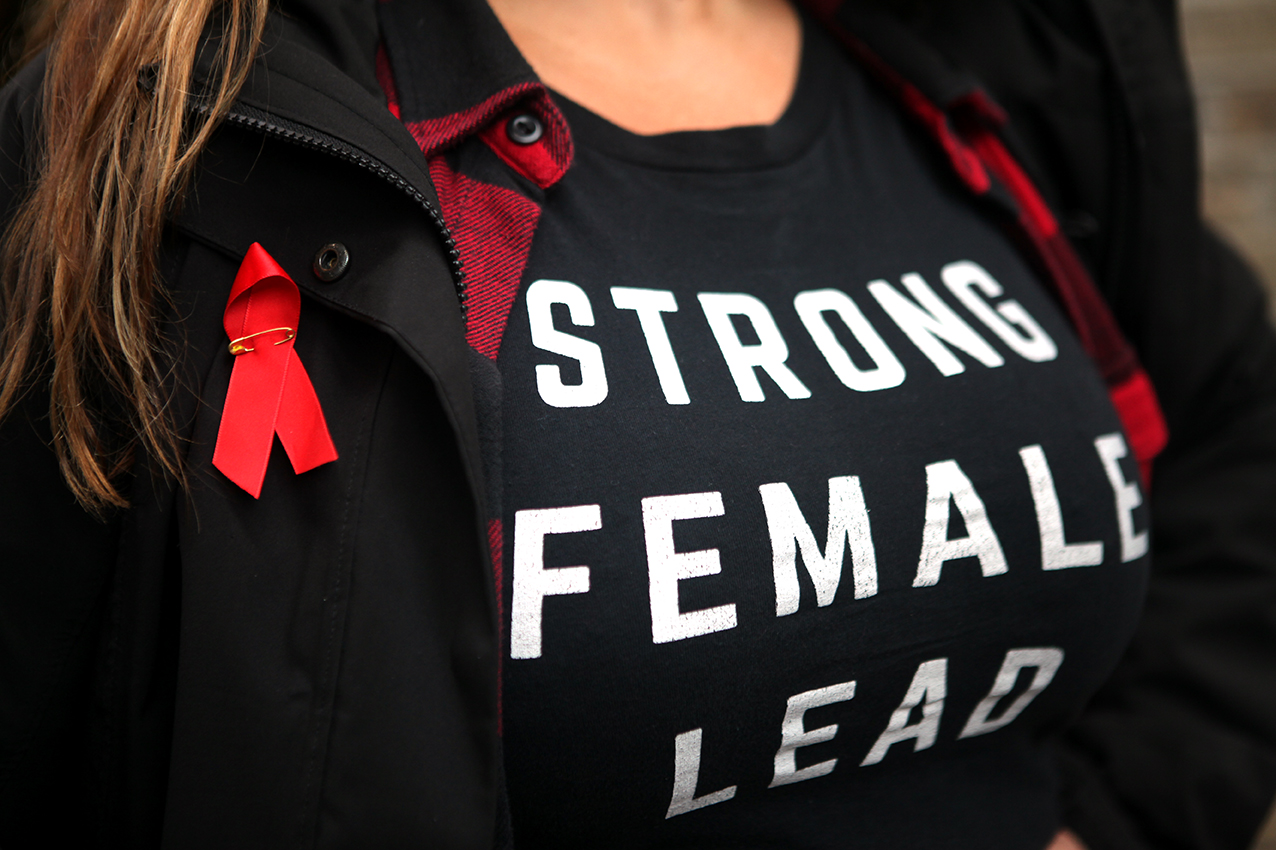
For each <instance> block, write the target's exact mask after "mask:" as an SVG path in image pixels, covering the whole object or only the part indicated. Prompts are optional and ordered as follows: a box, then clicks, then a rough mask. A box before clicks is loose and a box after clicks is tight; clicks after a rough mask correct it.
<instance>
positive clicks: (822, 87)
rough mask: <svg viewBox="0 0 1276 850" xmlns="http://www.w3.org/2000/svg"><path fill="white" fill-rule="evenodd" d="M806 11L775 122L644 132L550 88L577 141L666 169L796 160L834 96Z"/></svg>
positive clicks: (821, 41) (748, 166)
mask: <svg viewBox="0 0 1276 850" xmlns="http://www.w3.org/2000/svg"><path fill="white" fill-rule="evenodd" d="M819 30H820V28H819V27H818V26H813V25H812V23H811V21H810V20H809V18H807V17H806V15H803V16H802V55H801V59H800V66H799V69H798V79H797V84H796V85H795V86H794V90H793V96H792V98H790V100H789V104H788V106H787V107H786V108H785V110H784V113H783V114H782V115H781V116H780V118H779V119H778V120H777V121H776V122H775V123H774V124H760V125H749V126H741V127H728V128H725V129H721V130H686V131H680V132H674V133H659V134H656V135H650V136H647V135H641V134H639V133H634V132H631V131H629V130H626V129H624V128H623V127H619V126H617V125H616V124H613V123H612V122H610V121H608V120H607V119H606V118H603V117H602V116H600V115H598V114H597V113H595V112H593V111H591V110H589V109H587V108H586V107H584V106H581V105H580V104H578V103H576V102H575V101H573V100H571V99H570V98H568V97H567V96H565V95H563V94H560V93H559V92H556V91H551V94H552V96H553V97H554V101H555V102H556V103H557V104H558V107H559V109H561V110H562V113H563V115H564V117H565V118H566V119H567V123H568V126H570V127H571V131H572V136H573V138H574V140H575V142H576V145H577V147H582V148H586V149H590V150H594V151H598V152H600V153H603V154H606V155H608V156H611V157H613V158H616V159H620V160H624V161H626V162H631V163H635V164H638V165H646V166H651V167H655V168H659V169H663V170H678V171H748V170H756V169H763V168H769V167H775V166H779V165H783V164H784V163H786V162H789V161H791V160H793V159H794V158H795V157H797V156H798V155H799V154H801V153H802V152H803V151H804V150H806V149H807V148H809V147H810V145H811V144H812V143H813V142H814V141H815V138H816V137H817V136H818V134H819V132H820V130H821V129H822V128H823V127H824V125H825V122H826V119H827V118H828V114H829V106H830V104H831V102H832V99H833V93H832V89H831V86H830V85H829V76H830V74H829V71H830V69H829V67H828V65H829V63H830V61H831V59H832V57H830V56H829V55H828V54H829V52H830V51H831V50H832V49H833V47H832V45H830V44H828V43H827V38H822V37H821V36H823V35H824V33H822V32H820V31H819Z"/></svg>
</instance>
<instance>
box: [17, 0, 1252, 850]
mask: <svg viewBox="0 0 1276 850" xmlns="http://www.w3.org/2000/svg"><path fill="white" fill-rule="evenodd" d="M31 2H32V0H0V73H3V72H4V71H5V70H7V68H8V66H9V65H10V63H11V62H12V61H13V59H14V57H15V55H16V54H15V51H14V48H13V47H12V44H11V42H12V40H13V37H14V36H15V35H18V34H20V32H21V29H22V27H21V14H20V13H21V11H22V9H23V8H24V7H26V6H29V5H31ZM1180 3H1181V5H1182V11H1183V33H1184V41H1185V43H1186V47H1187V54H1188V63H1189V66H1190V69H1191V73H1192V79H1193V84H1194V85H1195V88H1196V94H1197V99H1198V103H1199V109H1200V122H1201V135H1202V159H1203V162H1204V170H1205V185H1204V204H1205V215H1206V217H1207V218H1208V219H1210V221H1212V222H1213V223H1214V224H1215V226H1216V227H1217V228H1218V229H1219V231H1220V232H1221V233H1222V234H1223V235H1224V236H1225V237H1226V238H1227V239H1229V240H1230V241H1231V242H1232V243H1233V244H1234V245H1236V246H1237V247H1238V248H1240V249H1241V251H1242V253H1244V254H1245V255H1246V256H1247V257H1248V258H1249V259H1250V261H1251V262H1252V263H1253V264H1254V266H1255V267H1256V269H1257V270H1258V272H1259V273H1260V274H1261V275H1262V277H1263V279H1264V281H1265V282H1266V283H1267V286H1268V291H1269V292H1272V293H1273V296H1274V299H1273V300H1274V302H1276V0H1180ZM1272 315H1273V317H1276V307H1274V308H1273V310H1272ZM1254 850H1276V809H1274V810H1273V817H1272V818H1269V820H1268V825H1267V828H1266V829H1265V830H1264V831H1263V833H1262V835H1261V836H1260V837H1259V839H1258V842H1257V843H1256V844H1255V847H1254Z"/></svg>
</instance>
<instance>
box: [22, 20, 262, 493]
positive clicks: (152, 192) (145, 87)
mask: <svg viewBox="0 0 1276 850" xmlns="http://www.w3.org/2000/svg"><path fill="white" fill-rule="evenodd" d="M267 5H268V0H49V2H47V4H46V8H44V9H43V10H42V16H41V17H40V19H39V20H38V22H37V23H36V24H35V25H34V27H33V29H32V38H33V40H34V41H35V43H36V45H37V46H43V45H42V44H41V42H44V43H46V44H47V46H48V47H49V54H48V64H47V69H46V72H45V79H44V89H43V106H42V110H43V111H42V114H41V121H40V137H39V139H38V141H36V143H35V144H34V145H32V150H31V151H28V156H33V157H34V161H33V162H32V163H31V164H30V168H31V172H32V174H33V183H32V185H31V187H30V190H29V193H28V194H27V195H26V197H25V198H24V200H23V202H22V204H21V206H20V208H19V209H18V211H17V214H16V216H15V217H14V218H13V220H12V221H11V222H10V224H9V227H8V230H7V232H6V233H5V236H4V247H3V250H4V254H3V278H2V286H0V316H3V317H4V327H3V329H2V331H0V333H2V336H0V418H2V417H4V416H5V414H7V413H9V412H10V411H11V410H12V409H13V408H14V407H15V405H16V404H17V402H18V400H19V399H20V398H21V397H22V395H23V394H24V392H25V391H26V390H28V389H29V388H30V385H31V382H32V380H33V379H35V378H36V377H37V376H38V378H39V380H40V381H46V380H47V382H48V389H49V424H50V426H51V428H52V432H53V446H54V450H55V452H56V454H57V458H58V462H59V465H60V466H61V469H62V473H63V475H64V476H65V478H66V481H67V484H68V486H69V488H70V490H71V492H72V493H73V494H74V495H75V497H76V499H78V500H79V501H80V503H81V504H82V505H84V506H85V507H86V508H89V509H90V510H94V511H98V512H100V511H102V510H104V509H106V508H107V507H108V506H124V505H126V504H127V500H126V499H125V497H124V496H123V494H122V493H121V492H120V490H119V489H117V486H116V484H117V482H118V477H119V475H120V473H121V472H124V471H125V470H127V469H128V468H129V467H130V465H131V464H132V462H133V458H134V457H135V456H136V455H137V453H138V452H139V451H141V452H145V453H147V454H149V455H150V456H151V458H152V459H153V461H154V465H155V467H156V468H157V469H158V470H162V471H163V473H165V474H169V475H173V476H177V477H179V478H180V477H181V451H180V450H181V446H180V445H179V440H178V438H177V435H176V431H175V425H174V423H173V421H172V418H171V416H170V414H169V405H168V399H169V394H170V392H171V390H170V389H166V387H169V385H170V384H171V381H169V380H168V372H170V371H171V370H172V368H173V353H172V351H171V350H169V351H167V352H166V349H165V347H164V344H163V340H161V338H160V332H159V321H158V318H157V316H158V312H159V310H160V309H161V308H162V306H163V292H162V291H161V289H160V285H159V282H158V280H157V277H156V275H157V253H158V249H159V241H160V237H161V234H162V232H163V227H164V223H165V219H166V218H167V217H168V216H169V214H170V213H171V211H172V209H173V205H174V204H175V203H176V202H177V201H178V200H179V199H180V197H181V194H182V191H183V189H184V188H185V185H186V183H187V181H188V180H189V178H190V175H191V173H192V170H193V166H194V164H195V160H196V158H197V157H198V155H199V153H200V151H201V150H202V149H203V147H204V146H205V144H206V143H207V141H208V138H209V136H210V135H211V133H212V131H213V129H214V128H215V127H216V125H217V123H218V120H219V119H220V118H221V117H222V116H223V115H224V114H225V112H226V110H227V109H228V108H229V106H230V103H231V101H232V100H233V99H234V97H235V95H236V94H237V93H238V91H239V89H240V87H241V86H242V85H243V82H244V80H245V78H246V76H247V73H248V68H249V65H250V63H251V62H252V58H253V54H254V52H255V50H256V48H257V44H258V41H259V40H260V37H261V32H262V27H263V25H264V21H265V15H266V9H267ZM214 15H215V16H216V18H217V20H216V25H217V27H218V28H219V30H220V37H219V38H216V39H213V40H211V45H212V46H213V49H215V51H216V57H215V62H214V65H213V67H214V68H215V69H216V71H215V73H214V75H213V79H212V81H211V82H210V84H209V85H208V87H207V89H206V90H205V91H203V92H201V93H200V94H198V95H196V94H193V93H192V91H191V86H192V77H191V74H192V69H193V67H194V64H195V60H196V56H197V53H198V52H199V50H200V45H201V34H202V33H203V32H204V30H205V27H206V26H208V25H209V23H210V19H211V18H213V16H214ZM195 97H199V99H200V101H201V102H200V104H199V105H200V106H202V107H204V108H202V109H192V108H191V107H192V106H193V105H195V104H193V103H192V99H193V98H195Z"/></svg>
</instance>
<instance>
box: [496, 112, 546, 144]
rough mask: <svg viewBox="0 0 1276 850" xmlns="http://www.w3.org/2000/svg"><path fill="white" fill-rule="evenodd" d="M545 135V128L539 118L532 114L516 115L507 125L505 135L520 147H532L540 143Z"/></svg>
mask: <svg viewBox="0 0 1276 850" xmlns="http://www.w3.org/2000/svg"><path fill="white" fill-rule="evenodd" d="M544 134H545V127H544V125H542V124H541V121H540V119H539V118H537V117H536V116H535V115H532V114H531V113H527V112H524V113H521V114H519V115H515V116H514V117H513V118H511V119H510V120H509V121H508V122H506V124H505V135H507V136H509V138H510V141H511V142H514V143H515V144H518V145H531V144H535V143H536V142H538V141H540V138H541V136H543V135H544Z"/></svg>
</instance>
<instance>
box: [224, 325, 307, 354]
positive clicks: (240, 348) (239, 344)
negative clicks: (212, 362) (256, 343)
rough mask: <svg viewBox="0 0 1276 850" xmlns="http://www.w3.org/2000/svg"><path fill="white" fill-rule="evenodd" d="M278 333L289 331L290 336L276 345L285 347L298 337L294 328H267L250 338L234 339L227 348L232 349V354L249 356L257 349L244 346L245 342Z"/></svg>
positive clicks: (250, 335) (249, 336)
mask: <svg viewBox="0 0 1276 850" xmlns="http://www.w3.org/2000/svg"><path fill="white" fill-rule="evenodd" d="M276 331H287V332H288V336H286V337H284V338H283V339H281V340H279V342H276V343H275V345H283V344H284V343H285V342H288V341H289V340H291V339H295V338H296V337H297V331H296V329H294V328H267V329H266V330H264V331H257V333H255V334H249V335H248V336H241V337H240V338H239V339H232V340H231V341H230V345H229V346H227V347H228V348H229V349H230V353H231V354H247V353H248V352H250V351H256V350H257V349H255V348H249V347H247V346H246V345H244V340H246V339H252V338H253V337H255V336H261V335H262V334H271V333H275V332H276Z"/></svg>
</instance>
